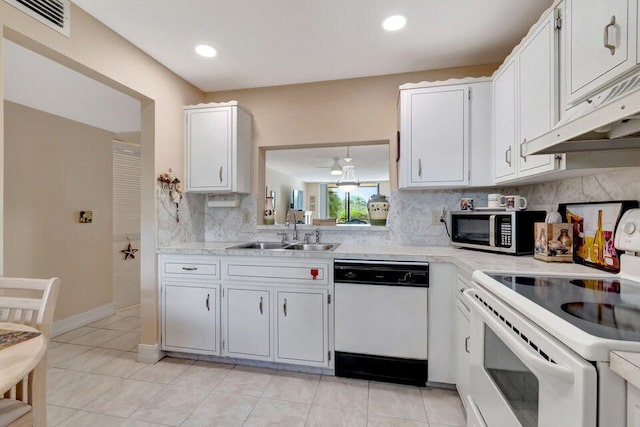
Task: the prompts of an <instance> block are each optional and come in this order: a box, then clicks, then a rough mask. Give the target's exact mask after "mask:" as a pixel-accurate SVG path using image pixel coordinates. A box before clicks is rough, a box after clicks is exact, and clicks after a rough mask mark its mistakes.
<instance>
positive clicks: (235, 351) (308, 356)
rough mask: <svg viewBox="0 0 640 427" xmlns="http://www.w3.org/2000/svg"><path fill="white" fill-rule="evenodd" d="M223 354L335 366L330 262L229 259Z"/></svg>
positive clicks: (226, 263)
mask: <svg viewBox="0 0 640 427" xmlns="http://www.w3.org/2000/svg"><path fill="white" fill-rule="evenodd" d="M222 271H223V274H222V276H223V279H222V280H223V285H222V302H223V304H222V306H223V310H222V311H223V313H222V319H223V324H224V326H223V334H222V340H223V341H222V347H223V350H222V351H223V355H224V356H229V357H237V358H243V359H254V360H263V361H273V362H279V363H288V364H296V365H307V366H316V367H324V368H329V367H331V366H332V362H331V360H330V353H331V351H332V348H331V346H330V345H329V337H330V335H331V334H330V325H331V324H332V318H331V313H330V311H329V303H330V295H331V294H332V293H333V291H332V287H333V285H332V283H333V282H332V280H331V279H330V274H331V270H330V262H328V261H322V260H313V259H301V260H288V261H275V262H274V260H273V259H272V258H268V259H264V258H249V257H243V258H238V259H229V260H223V262H222Z"/></svg>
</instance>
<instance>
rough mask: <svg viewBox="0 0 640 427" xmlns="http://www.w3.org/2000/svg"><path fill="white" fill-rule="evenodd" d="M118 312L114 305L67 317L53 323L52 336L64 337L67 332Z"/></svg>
mask: <svg viewBox="0 0 640 427" xmlns="http://www.w3.org/2000/svg"><path fill="white" fill-rule="evenodd" d="M115 312H116V307H115V305H114V304H113V303H110V304H107V305H103V306H101V307H97V308H94V309H92V310H89V311H85V312H84V313H80V314H76V315H75V316H71V317H67V318H66V319H62V320H56V321H55V322H53V326H52V328H51V336H52V337H56V336H58V335H62V334H64V333H65V332H69V331H72V330H74V329H76V328H79V327H81V326H85V325H88V324H89V323H93V322H95V321H97V320H100V319H104V318H105V317H109V316H111V315H112V314H114V313H115Z"/></svg>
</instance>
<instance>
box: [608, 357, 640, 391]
mask: <svg viewBox="0 0 640 427" xmlns="http://www.w3.org/2000/svg"><path fill="white" fill-rule="evenodd" d="M609 363H610V365H611V370H612V371H613V372H615V373H616V374H618V375H620V376H621V377H622V378H624V379H625V380H626V381H627V382H629V383H630V384H631V385H633V386H634V387H636V388H640V353H631V352H628V351H612V352H611V353H610V356H609Z"/></svg>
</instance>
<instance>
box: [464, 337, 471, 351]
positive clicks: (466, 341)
mask: <svg viewBox="0 0 640 427" xmlns="http://www.w3.org/2000/svg"><path fill="white" fill-rule="evenodd" d="M469 338H471V337H466V338H465V339H464V351H466V352H467V353H469V354H471V352H470V351H469Z"/></svg>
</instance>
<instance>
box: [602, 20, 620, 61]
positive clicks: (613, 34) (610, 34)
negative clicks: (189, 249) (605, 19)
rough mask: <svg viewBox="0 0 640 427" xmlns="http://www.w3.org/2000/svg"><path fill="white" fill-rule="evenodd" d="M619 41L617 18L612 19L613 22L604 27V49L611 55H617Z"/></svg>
mask: <svg viewBox="0 0 640 427" xmlns="http://www.w3.org/2000/svg"><path fill="white" fill-rule="evenodd" d="M617 41H618V31H617V28H616V16H615V15H613V16H612V17H611V22H610V23H608V24H607V25H605V27H604V47H606V48H607V49H609V50H610V51H611V55H615V54H616V42H617Z"/></svg>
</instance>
